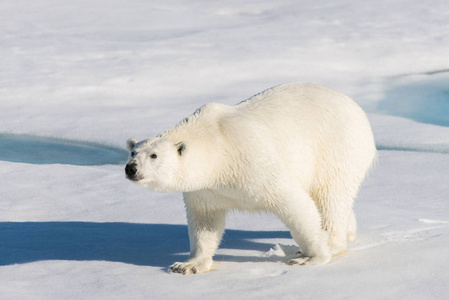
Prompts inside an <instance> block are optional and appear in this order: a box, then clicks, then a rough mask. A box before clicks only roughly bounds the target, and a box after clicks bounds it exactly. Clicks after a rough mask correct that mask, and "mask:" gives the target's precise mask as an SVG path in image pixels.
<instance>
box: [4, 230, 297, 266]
mask: <svg viewBox="0 0 449 300" xmlns="http://www.w3.org/2000/svg"><path fill="white" fill-rule="evenodd" d="M273 238H282V239H284V238H291V236H290V233H289V232H288V231H244V230H226V233H225V236H224V239H223V242H222V245H221V246H220V247H221V248H229V249H242V250H257V251H261V253H263V252H266V251H268V250H270V248H272V247H273V246H274V244H272V243H263V242H259V240H260V239H273ZM256 239H257V240H258V241H255V240H256ZM188 253H189V239H188V233H187V226H185V225H170V224H134V223H91V222H3V223H0V265H2V266H5V265H12V264H21V263H29V262H36V261H43V260H77V261H96V260H98V261H112V262H122V263H128V264H134V265H142V266H155V267H162V268H166V267H167V266H168V265H170V264H172V263H173V262H175V261H184V260H186V259H187V258H188ZM214 259H215V260H217V261H239V262H240V261H282V260H283V258H282V257H263V256H234V255H216V256H215V257H214Z"/></svg>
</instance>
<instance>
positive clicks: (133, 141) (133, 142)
mask: <svg viewBox="0 0 449 300" xmlns="http://www.w3.org/2000/svg"><path fill="white" fill-rule="evenodd" d="M136 144H137V140H136V139H134V138H130V139H128V140H127V141H126V148H128V151H131V150H132V149H133V148H134V146H135V145H136Z"/></svg>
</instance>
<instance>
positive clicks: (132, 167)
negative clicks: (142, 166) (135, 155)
mask: <svg viewBox="0 0 449 300" xmlns="http://www.w3.org/2000/svg"><path fill="white" fill-rule="evenodd" d="M125 173H126V175H128V176H130V177H132V176H135V175H136V173H137V168H136V164H134V163H132V164H131V163H130V164H127V165H126V167H125Z"/></svg>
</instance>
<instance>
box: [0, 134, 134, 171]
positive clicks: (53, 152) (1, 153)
mask: <svg viewBox="0 0 449 300" xmlns="http://www.w3.org/2000/svg"><path fill="white" fill-rule="evenodd" d="M127 156H128V153H127V152H126V151H125V150H122V149H119V148H114V147H109V146H104V145H101V144H96V143H90V142H80V141H71V140H64V139H56V138H47V137H36V136H30V135H11V134H0V160H3V161H11V162H22V163H31V164H70V165H80V166H87V165H91V166H92V165H107V164H121V163H124V162H126V159H127Z"/></svg>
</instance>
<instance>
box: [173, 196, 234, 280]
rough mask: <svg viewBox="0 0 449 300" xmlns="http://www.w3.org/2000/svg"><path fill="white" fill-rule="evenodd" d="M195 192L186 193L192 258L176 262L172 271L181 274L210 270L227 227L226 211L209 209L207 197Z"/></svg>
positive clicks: (185, 200) (185, 199)
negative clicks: (204, 197)
mask: <svg viewBox="0 0 449 300" xmlns="http://www.w3.org/2000/svg"><path fill="white" fill-rule="evenodd" d="M200 198H201V197H200V196H199V195H195V193H185V194H184V202H185V204H186V210H187V223H188V227H189V239H190V258H189V259H188V260H187V261H185V262H176V263H174V264H173V265H171V266H170V271H171V272H173V273H181V274H197V273H204V272H208V271H210V269H211V268H212V257H213V256H214V253H215V251H216V250H217V248H218V245H219V244H220V241H221V238H222V236H223V232H224V229H225V219H226V211H225V210H218V209H213V210H212V209H207V208H206V207H207V203H204V202H203V201H207V199H200Z"/></svg>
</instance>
